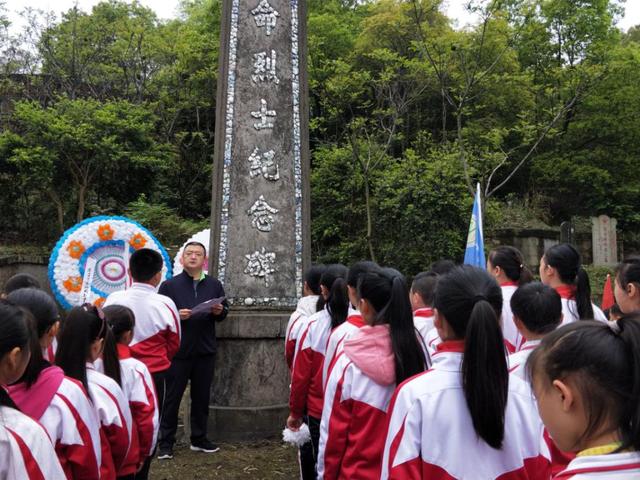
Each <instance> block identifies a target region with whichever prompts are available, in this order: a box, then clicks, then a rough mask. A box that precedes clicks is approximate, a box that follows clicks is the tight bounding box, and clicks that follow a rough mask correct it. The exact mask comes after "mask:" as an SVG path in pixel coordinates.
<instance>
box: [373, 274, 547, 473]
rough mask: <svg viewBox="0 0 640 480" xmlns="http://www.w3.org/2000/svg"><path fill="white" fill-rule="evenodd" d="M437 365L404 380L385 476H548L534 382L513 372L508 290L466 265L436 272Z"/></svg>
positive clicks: (394, 407)
mask: <svg viewBox="0 0 640 480" xmlns="http://www.w3.org/2000/svg"><path fill="white" fill-rule="evenodd" d="M434 307H435V312H436V319H435V326H436V328H437V329H438V331H439V333H440V337H441V338H442V340H443V342H442V343H441V344H440V345H439V346H438V351H437V353H436V354H435V355H434V356H433V365H432V367H431V369H430V370H428V371H427V372H425V373H423V374H421V375H417V376H415V377H413V378H411V379H409V380H408V381H406V382H405V383H403V384H402V385H400V386H399V387H398V389H397V390H396V392H395V394H394V398H393V400H392V403H391V407H390V408H389V427H388V431H387V435H386V441H385V447H384V456H383V463H382V475H381V478H382V479H387V478H392V479H409V478H410V479H420V478H425V479H430V478H443V479H445V478H446V479H449V478H457V479H479V478H482V479H485V478H500V479H503V480H509V479H525V478H526V479H545V480H546V479H548V478H549V475H550V459H549V452H548V448H547V446H546V444H545V442H544V440H543V425H542V422H541V421H540V418H539V416H538V414H537V411H536V407H535V402H534V400H533V398H532V395H531V392H530V390H529V388H528V387H527V386H526V384H525V383H524V382H522V381H521V380H520V379H519V378H517V377H515V376H512V377H511V378H510V377H509V372H508V370H507V359H506V357H505V355H504V343H503V337H502V330H501V328H500V322H499V318H500V313H501V312H502V292H501V290H500V287H499V286H498V284H497V283H496V282H495V280H494V279H493V278H492V277H491V276H490V275H489V274H488V273H487V272H486V271H484V270H481V269H479V268H476V267H472V266H469V265H465V266H462V267H458V268H456V269H454V270H452V271H451V272H450V273H448V274H447V275H445V276H443V277H442V278H440V279H439V280H438V287H437V288H436V295H435V299H434Z"/></svg>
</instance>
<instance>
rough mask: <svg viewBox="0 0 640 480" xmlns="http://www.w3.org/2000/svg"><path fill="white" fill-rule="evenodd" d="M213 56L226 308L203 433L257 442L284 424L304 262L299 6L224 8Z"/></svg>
mask: <svg viewBox="0 0 640 480" xmlns="http://www.w3.org/2000/svg"><path fill="white" fill-rule="evenodd" d="M220 49H221V54H220V67H219V76H218V96H217V112H216V115H217V117H216V138H215V153H214V175H213V191H212V213H211V243H210V246H211V248H210V252H211V254H210V263H211V264H210V268H209V271H210V272H217V276H218V278H219V279H220V280H221V281H222V283H223V284H224V287H225V290H226V293H227V298H228V300H229V302H230V304H231V311H230V314H229V316H228V318H227V320H225V322H223V323H221V324H218V326H217V329H218V331H217V333H218V354H217V360H216V361H217V364H216V375H215V378H214V387H213V388H214V390H213V395H212V406H211V408H212V411H211V414H212V415H211V416H210V418H211V422H212V425H211V432H212V434H213V437H214V438H218V439H239V438H255V437H260V436H264V435H273V434H278V433H279V431H281V429H282V428H283V425H284V421H285V419H286V415H287V400H288V391H289V388H288V386H289V373H288V371H287V368H286V364H285V362H284V341H283V336H284V331H285V328H286V324H287V321H288V318H289V315H290V313H291V312H292V311H293V310H294V309H295V306H296V303H297V300H298V298H299V297H300V295H301V288H302V272H303V270H304V268H305V267H306V265H307V264H308V262H309V257H310V255H309V245H310V241H309V240H310V239H309V235H310V234H309V199H308V194H309V188H308V178H309V172H308V170H309V154H308V150H309V147H308V143H309V141H308V105H307V103H308V101H307V97H308V93H307V80H306V11H305V3H304V1H297V0H225V1H224V2H223V12H222V30H221V41H220Z"/></svg>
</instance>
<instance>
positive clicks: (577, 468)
mask: <svg viewBox="0 0 640 480" xmlns="http://www.w3.org/2000/svg"><path fill="white" fill-rule="evenodd" d="M553 478H554V480H591V479H593V480H631V479H633V478H640V452H623V453H610V454H608V455H589V456H584V457H576V458H575V459H574V460H572V461H571V463H570V464H569V466H568V467H567V468H566V469H565V470H564V471H562V472H560V473H559V474H558V475H556V476H555V477H553Z"/></svg>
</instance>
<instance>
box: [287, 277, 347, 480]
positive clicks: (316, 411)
mask: <svg viewBox="0 0 640 480" xmlns="http://www.w3.org/2000/svg"><path fill="white" fill-rule="evenodd" d="M346 276H347V268H346V267H345V266H344V265H339V264H333V265H329V266H327V269H326V270H325V271H324V273H323V274H322V277H321V279H320V288H321V291H322V296H323V297H324V299H325V307H324V309H323V310H321V311H320V312H318V313H316V314H314V315H312V316H311V317H310V318H309V323H308V325H307V328H306V330H305V332H304V333H303V334H302V335H301V337H300V338H299V340H298V343H299V347H297V348H298V353H297V354H296V358H295V362H294V364H293V374H292V377H291V392H290V394H289V417H288V418H287V427H288V428H289V429H291V430H293V431H297V430H299V428H300V426H301V425H302V423H303V421H304V420H306V422H307V425H308V426H309V431H310V433H311V442H312V446H313V464H312V465H311V466H309V465H306V464H305V465H303V467H302V470H303V473H305V472H309V473H310V474H312V475H315V465H316V462H317V458H318V443H319V441H320V418H321V416H322V401H323V398H324V393H323V388H322V365H323V362H324V355H325V351H326V350H325V349H326V346H327V340H328V339H329V334H330V333H331V329H332V328H335V327H337V326H338V325H340V324H342V323H343V322H344V321H345V320H346V319H347V314H348V311H349V296H348V294H347V286H346ZM305 416H306V417H305ZM303 417H304V418H303ZM305 474H306V473H305ZM305 478H306V477H305Z"/></svg>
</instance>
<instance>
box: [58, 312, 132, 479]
mask: <svg viewBox="0 0 640 480" xmlns="http://www.w3.org/2000/svg"><path fill="white" fill-rule="evenodd" d="M108 329H109V326H108V325H107V322H106V319H105V318H104V313H103V312H102V310H101V309H99V308H97V307H94V306H93V305H90V304H85V305H83V306H81V307H75V308H72V309H71V310H70V311H69V314H68V315H67V318H66V320H65V321H64V323H63V326H62V330H61V332H60V336H59V343H58V351H57V352H56V364H57V365H58V366H59V367H60V368H62V370H63V371H64V373H65V374H66V375H67V376H69V377H72V378H75V379H76V380H78V381H80V382H81V383H82V385H84V388H85V390H86V391H87V392H89V397H90V398H91V401H92V403H93V407H94V409H95V411H96V412H97V415H98V419H99V420H100V424H101V432H100V433H101V449H102V462H101V465H100V478H101V479H103V478H106V479H114V478H116V477H121V478H128V477H131V476H132V475H131V474H129V473H126V472H125V471H124V470H123V468H124V469H126V467H127V466H128V465H127V464H128V461H127V453H128V452H129V449H130V447H131V439H132V427H133V422H132V419H131V410H130V409H129V403H128V402H127V398H126V397H125V395H124V392H123V391H122V388H120V386H119V385H118V384H117V383H116V382H115V381H114V380H113V379H111V378H110V377H108V376H106V375H104V374H102V373H100V372H98V371H97V370H96V369H95V367H94V365H93V363H94V362H95V361H96V360H97V359H98V358H99V357H100V355H101V354H102V350H103V346H104V341H105V337H106V336H107V334H108V333H107V332H108ZM134 448H135V446H134Z"/></svg>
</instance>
